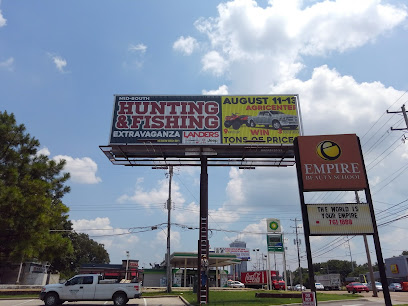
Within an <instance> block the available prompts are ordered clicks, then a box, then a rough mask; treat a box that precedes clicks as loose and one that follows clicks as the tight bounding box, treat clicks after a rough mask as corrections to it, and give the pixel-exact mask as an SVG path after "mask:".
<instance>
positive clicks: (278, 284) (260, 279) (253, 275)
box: [241, 270, 285, 290]
mask: <svg viewBox="0 0 408 306" xmlns="http://www.w3.org/2000/svg"><path fill="white" fill-rule="evenodd" d="M270 272H271V281H272V289H276V290H285V281H283V280H282V278H281V277H279V274H278V273H279V272H278V271H270ZM267 275H268V271H266V270H262V271H250V272H241V283H243V284H245V287H249V288H262V287H263V286H266V285H267V284H268V279H267Z"/></svg>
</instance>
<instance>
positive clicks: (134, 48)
mask: <svg viewBox="0 0 408 306" xmlns="http://www.w3.org/2000/svg"><path fill="white" fill-rule="evenodd" d="M146 50H147V46H146V45H144V44H137V45H133V44H131V45H130V46H129V51H132V52H140V53H146Z"/></svg>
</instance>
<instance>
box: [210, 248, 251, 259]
mask: <svg viewBox="0 0 408 306" xmlns="http://www.w3.org/2000/svg"><path fill="white" fill-rule="evenodd" d="M214 251H215V253H218V254H233V255H236V256H237V258H239V259H241V260H249V259H251V257H250V255H249V249H247V248H238V247H229V248H215V250H214Z"/></svg>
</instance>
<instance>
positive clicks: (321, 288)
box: [315, 283, 324, 290]
mask: <svg viewBox="0 0 408 306" xmlns="http://www.w3.org/2000/svg"><path fill="white" fill-rule="evenodd" d="M315 287H316V290H324V286H323V285H322V284H321V283H315Z"/></svg>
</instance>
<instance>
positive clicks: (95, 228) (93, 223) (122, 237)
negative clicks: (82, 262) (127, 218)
mask: <svg viewBox="0 0 408 306" xmlns="http://www.w3.org/2000/svg"><path fill="white" fill-rule="evenodd" d="M71 221H72V228H73V229H74V230H75V231H76V232H78V233H85V234H88V235H89V236H90V238H91V239H93V240H95V241H97V242H98V243H101V244H103V245H104V246H105V249H106V250H107V251H108V253H109V254H118V252H119V253H122V254H123V258H125V255H124V254H126V253H125V252H126V250H129V247H131V246H132V245H136V243H138V242H139V240H140V239H139V237H138V236H136V235H135V234H129V231H128V230H127V229H120V228H114V227H113V226H112V225H111V224H110V220H109V218H108V217H105V218H95V219H93V220H87V219H80V220H71ZM133 253H135V251H134V252H133ZM111 259H112V257H111Z"/></svg>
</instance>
